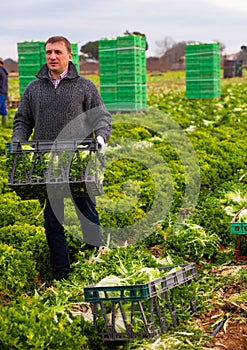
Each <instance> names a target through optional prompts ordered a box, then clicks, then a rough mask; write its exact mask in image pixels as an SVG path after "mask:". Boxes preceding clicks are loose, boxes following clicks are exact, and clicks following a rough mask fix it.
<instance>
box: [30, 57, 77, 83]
mask: <svg viewBox="0 0 247 350" xmlns="http://www.w3.org/2000/svg"><path fill="white" fill-rule="evenodd" d="M36 77H37V78H38V79H50V78H49V74H48V67H47V64H44V65H43V66H42V67H41V68H40V70H39V72H38V73H37V75H36ZM77 77H79V74H78V72H77V69H76V66H75V65H74V63H73V62H71V61H70V62H69V67H68V74H67V75H66V78H68V79H74V78H77Z"/></svg>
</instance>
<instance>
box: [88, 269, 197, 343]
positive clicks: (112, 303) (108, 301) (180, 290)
mask: <svg viewBox="0 0 247 350" xmlns="http://www.w3.org/2000/svg"><path fill="white" fill-rule="evenodd" d="M171 268H172V267H164V269H168V270H169V269H171ZM196 275H197V273H196V269H195V266H194V265H193V264H188V265H182V266H181V269H180V270H178V271H175V272H172V273H170V274H169V273H168V274H167V275H166V276H164V277H162V278H158V279H155V280H153V281H151V282H149V283H147V284H143V285H134V286H115V287H96V286H89V287H85V288H84V293H85V294H84V297H85V300H86V301H89V302H90V303H91V305H92V311H93V328H94V329H95V330H96V331H97V332H98V334H99V336H101V337H102V338H103V340H104V341H126V340H130V339H136V338H138V339H142V338H152V337H154V336H156V335H158V334H160V333H165V332H166V331H167V329H168V328H169V327H176V326H177V325H178V324H179V321H180V316H181V314H186V315H187V314H189V315H191V314H192V313H194V312H195V311H196V298H195V289H194V287H193V286H192V284H191V283H192V281H191V280H192V279H194V278H195V277H196ZM119 322H120V323H119ZM120 324H121V327H120Z"/></svg>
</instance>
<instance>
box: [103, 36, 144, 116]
mask: <svg viewBox="0 0 247 350" xmlns="http://www.w3.org/2000/svg"><path fill="white" fill-rule="evenodd" d="M145 50H146V41H145V38H144V37H142V36H139V35H123V36H118V37H117V38H116V39H103V40H100V41H99V67H100V93H101V96H102V99H103V101H104V103H105V104H106V107H107V108H108V109H109V110H112V111H138V110H144V109H145V108H146V55H145Z"/></svg>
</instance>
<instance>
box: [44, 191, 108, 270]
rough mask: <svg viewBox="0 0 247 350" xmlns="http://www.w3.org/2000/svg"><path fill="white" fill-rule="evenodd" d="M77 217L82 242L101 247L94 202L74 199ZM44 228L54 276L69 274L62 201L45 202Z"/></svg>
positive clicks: (84, 198) (85, 199)
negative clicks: (81, 233)
mask: <svg viewBox="0 0 247 350" xmlns="http://www.w3.org/2000/svg"><path fill="white" fill-rule="evenodd" d="M73 200H74V204H75V208H76V213H77V216H78V218H79V220H80V223H81V228H82V232H83V239H84V242H85V243H86V244H87V245H89V246H93V247H99V246H101V245H102V238H101V231H100V221H99V216H98V212H97V211H96V209H95V201H94V200H93V199H92V198H90V197H80V198H74V199H73ZM44 219H45V223H44V227H45V233H46V239H47V243H48V246H49V249H50V259H51V264H52V268H53V273H54V274H65V275H67V274H68V273H69V272H71V269H70V257H69V249H68V245H67V242H66V238H65V234H64V227H63V222H64V200H63V198H60V199H51V200H50V201H49V200H47V204H46V206H45V210H44Z"/></svg>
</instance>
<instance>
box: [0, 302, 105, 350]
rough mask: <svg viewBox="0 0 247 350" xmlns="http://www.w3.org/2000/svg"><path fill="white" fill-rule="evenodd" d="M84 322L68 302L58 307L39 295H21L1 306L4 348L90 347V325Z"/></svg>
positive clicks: (1, 330) (2, 347)
mask: <svg viewBox="0 0 247 350" xmlns="http://www.w3.org/2000/svg"><path fill="white" fill-rule="evenodd" d="M83 324H84V322H83V319H81V318H78V317H77V318H74V317H73V316H72V315H71V314H70V313H69V312H68V311H67V307H66V306H65V305H61V306H60V307H58V306H57V305H53V304H52V303H51V302H49V300H47V301H46V300H42V299H40V298H38V297H36V298H35V297H34V298H27V297H26V298H24V297H22V298H18V299H16V300H15V301H12V302H10V303H8V304H7V305H5V306H2V307H1V309H0V333H1V339H0V348H1V349H3V350H7V349H16V350H21V349H62V348H63V349H71V350H76V349H78V350H79V349H85V350H86V349H88V350H90V346H89V345H90V342H89V340H88V338H87V336H86V335H85V334H86V330H87V331H88V335H89V337H90V328H89V326H85V325H83ZM83 327H84V329H85V333H84V334H83V333H82V328H83ZM91 333H92V331H91ZM95 340H96V341H97V338H96V336H95ZM96 344H97V342H96ZM98 349H101V347H100V344H98Z"/></svg>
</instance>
